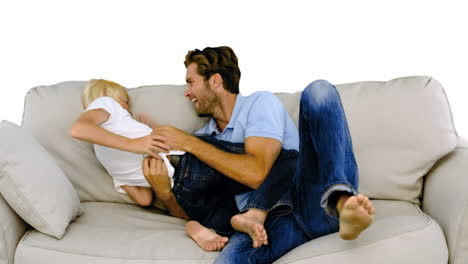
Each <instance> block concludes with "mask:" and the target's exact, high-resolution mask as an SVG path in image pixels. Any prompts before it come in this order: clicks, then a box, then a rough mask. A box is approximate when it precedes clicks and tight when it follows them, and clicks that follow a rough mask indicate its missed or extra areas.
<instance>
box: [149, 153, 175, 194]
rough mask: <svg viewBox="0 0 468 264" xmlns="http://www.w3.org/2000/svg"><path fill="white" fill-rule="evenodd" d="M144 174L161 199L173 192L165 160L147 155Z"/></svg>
mask: <svg viewBox="0 0 468 264" xmlns="http://www.w3.org/2000/svg"><path fill="white" fill-rule="evenodd" d="M143 175H145V178H146V179H147V180H148V182H149V183H150V185H151V187H152V188H153V190H154V191H155V193H156V196H157V197H158V198H159V199H162V200H165V199H166V197H167V196H169V195H170V194H171V179H170V178H169V174H168V172H167V167H166V164H164V161H162V160H157V159H154V158H151V157H146V158H145V159H143Z"/></svg>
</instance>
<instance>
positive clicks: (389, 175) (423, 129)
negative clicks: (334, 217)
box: [337, 77, 458, 204]
mask: <svg viewBox="0 0 468 264" xmlns="http://www.w3.org/2000/svg"><path fill="white" fill-rule="evenodd" d="M337 88H338V90H339V92H340V95H341V98H342V101H343V106H344V109H345V112H346V116H347V118H348V122H349V129H350V132H351V136H352V140H353V147H354V152H355V154H356V161H357V164H358V167H359V188H360V192H362V193H364V194H366V195H368V196H370V197H372V198H378V199H395V200H404V201H409V202H414V203H417V204H420V196H421V195H422V185H423V176H424V175H426V174H427V173H428V171H429V170H430V169H431V168H432V166H433V165H434V164H435V162H436V161H437V160H439V159H440V158H441V157H443V156H445V155H446V154H448V153H449V152H450V151H452V150H453V149H455V147H456V145H457V141H458V139H457V138H458V137H457V133H456V131H455V128H454V125H453V122H452V113H451V111H450V106H449V103H448V100H447V97H446V95H445V92H444V89H443V88H442V86H441V85H440V84H439V83H438V82H437V81H436V80H435V79H433V78H430V77H407V78H398V79H394V80H391V81H388V82H359V83H352V84H343V85H338V86H337Z"/></svg>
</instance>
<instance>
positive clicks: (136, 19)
mask: <svg viewBox="0 0 468 264" xmlns="http://www.w3.org/2000/svg"><path fill="white" fill-rule="evenodd" d="M463 2H464V1H415V0H413V1H410V0H406V1H395V0H394V1H377V0H374V1H359V0H356V1H349V0H348V1H333V0H327V1H302V2H301V1H293V0H291V1H272V0H270V1H259V0H257V1H253V0H252V1H240V0H239V1H221V0H218V1H202V0H199V1H176V0H172V1H155V0H153V1H149V0H133V1H121V0H93V1H90V0H81V1H65V0H62V1H51V0H42V1H32V0H31V1H21V0H16V1H4V0H0V33H1V34H0V120H3V119H7V120H10V121H12V122H15V123H17V124H21V117H22V112H23V103H24V96H25V95H26V93H27V91H28V90H29V89H30V88H32V87H34V86H37V85H49V84H54V83H57V82H62V81H66V80H88V79H90V78H106V79H110V80H113V81H116V82H118V83H121V84H122V85H124V86H127V87H135V86H139V85H147V84H183V83H184V82H185V79H184V77H185V67H184V66H183V60H184V56H185V54H186V53H187V51H188V50H190V49H194V48H200V49H202V48H204V47H206V46H219V45H228V46H231V47H232V48H233V49H234V50H235V52H236V53H237V56H238V58H239V64H240V68H241V71H242V78H241V83H240V84H241V87H240V88H241V93H243V94H244V95H248V94H250V93H252V92H254V91H257V90H269V91H272V92H278V91H288V92H295V91H299V90H301V89H303V88H304V87H305V86H306V85H307V84H308V83H309V82H311V81H313V80H315V79H327V80H329V81H330V82H332V83H335V84H339V83H345V82H355V81H364V80H377V81H386V80H389V79H392V78H395V77H400V76H409V75H430V76H432V77H435V78H436V79H437V80H438V81H439V82H440V83H441V84H442V85H443V86H444V87H445V90H446V92H447V95H448V97H449V101H450V103H451V107H452V111H453V114H454V119H455V126H456V128H457V130H458V133H459V134H460V135H461V136H463V137H465V138H468V117H467V114H468V102H467V99H468V93H467V92H466V90H467V82H466V79H465V76H466V75H467V69H468V67H467V66H468V65H467V64H468V26H467V25H468V15H467V14H468V12H467V11H468V9H467V8H465V7H464V5H463Z"/></svg>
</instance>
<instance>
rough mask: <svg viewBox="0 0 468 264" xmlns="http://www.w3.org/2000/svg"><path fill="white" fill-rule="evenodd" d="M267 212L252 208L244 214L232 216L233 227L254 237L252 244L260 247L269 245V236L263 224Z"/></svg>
mask: <svg viewBox="0 0 468 264" xmlns="http://www.w3.org/2000/svg"><path fill="white" fill-rule="evenodd" d="M266 216H267V212H264V211H260V210H257V209H250V210H248V211H247V212H245V213H243V214H237V215H235V216H233V217H232V218H231V225H232V227H233V228H234V229H235V230H237V231H239V232H244V233H246V234H248V235H249V236H250V238H252V242H253V243H252V246H253V247H254V248H258V247H260V246H262V245H268V236H267V233H266V230H265V227H264V226H263V223H265V219H266Z"/></svg>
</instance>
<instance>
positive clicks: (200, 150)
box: [153, 126, 281, 189]
mask: <svg viewBox="0 0 468 264" xmlns="http://www.w3.org/2000/svg"><path fill="white" fill-rule="evenodd" d="M153 133H154V134H157V135H160V136H162V137H164V138H167V141H165V142H164V143H165V144H167V145H169V146H170V147H171V149H180V150H184V151H186V152H190V153H192V154H193V155H195V156H196V157H197V158H198V159H199V160H201V161H203V162H204V163H206V164H207V165H208V166H210V167H212V168H214V169H216V170H217V171H219V172H220V173H222V174H224V175H226V176H227V177H229V178H231V179H233V180H235V181H237V182H239V183H241V184H244V185H246V186H249V187H250V188H252V189H257V188H258V187H260V185H261V184H262V183H263V181H264V180H265V178H266V177H267V176H268V174H269V172H270V170H271V167H272V166H273V164H274V162H275V161H276V159H277V158H278V155H279V153H280V151H281V142H280V141H279V140H276V139H272V138H265V137H248V138H247V139H246V140H245V144H244V148H245V154H234V153H228V152H225V151H222V150H220V149H218V148H216V147H214V146H212V145H211V144H208V143H206V142H204V141H202V140H200V139H198V138H197V137H194V136H192V135H190V134H187V133H185V132H183V131H181V130H178V129H176V128H174V127H170V126H161V127H157V128H155V129H154V130H153Z"/></svg>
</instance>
